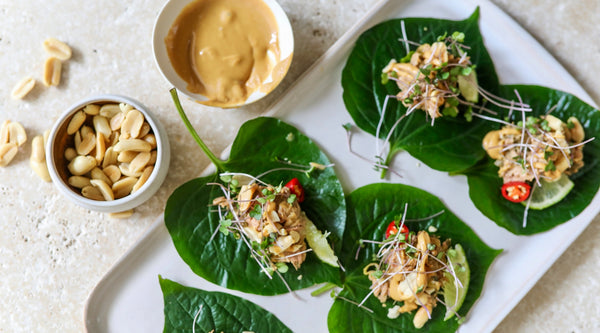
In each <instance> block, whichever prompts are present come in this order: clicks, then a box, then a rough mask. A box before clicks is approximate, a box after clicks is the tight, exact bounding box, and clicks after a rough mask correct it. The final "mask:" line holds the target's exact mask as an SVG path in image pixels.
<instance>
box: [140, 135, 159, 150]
mask: <svg viewBox="0 0 600 333" xmlns="http://www.w3.org/2000/svg"><path fill="white" fill-rule="evenodd" d="M142 140H144V141H146V142H148V143H149V144H150V146H151V147H152V149H154V148H156V144H157V143H156V136H154V134H146V136H144V137H142Z"/></svg>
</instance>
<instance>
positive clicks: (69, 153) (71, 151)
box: [65, 147, 77, 162]
mask: <svg viewBox="0 0 600 333" xmlns="http://www.w3.org/2000/svg"><path fill="white" fill-rule="evenodd" d="M75 157H77V151H76V150H75V148H71V147H69V148H67V149H65V159H66V160H67V161H69V162H71V161H72V160H73V159H74V158H75Z"/></svg>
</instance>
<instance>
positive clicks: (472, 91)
mask: <svg viewBox="0 0 600 333" xmlns="http://www.w3.org/2000/svg"><path fill="white" fill-rule="evenodd" d="M478 88H479V84H478V83H477V74H475V70H472V71H471V73H469V75H467V76H464V75H459V76H458V89H459V90H460V94H461V95H462V96H463V97H464V98H465V99H466V100H467V102H471V103H477V102H478V101H479V91H478Z"/></svg>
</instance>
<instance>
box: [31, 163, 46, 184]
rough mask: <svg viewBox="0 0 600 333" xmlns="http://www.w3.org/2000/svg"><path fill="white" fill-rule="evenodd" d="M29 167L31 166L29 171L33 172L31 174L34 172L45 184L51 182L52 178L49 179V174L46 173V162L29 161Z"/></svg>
mask: <svg viewBox="0 0 600 333" xmlns="http://www.w3.org/2000/svg"><path fill="white" fill-rule="evenodd" d="M29 166H31V169H32V170H33V172H35V174H36V175H38V176H39V177H40V178H41V179H42V180H43V181H45V182H51V181H52V178H50V173H49V172H48V166H47V165H46V162H45V161H44V162H37V161H34V160H33V159H30V160H29Z"/></svg>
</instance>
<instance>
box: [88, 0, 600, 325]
mask: <svg viewBox="0 0 600 333" xmlns="http://www.w3.org/2000/svg"><path fill="white" fill-rule="evenodd" d="M477 6H479V7H480V10H481V15H480V28H481V31H482V35H483V37H484V41H485V44H486V47H487V48H488V51H489V53H490V55H491V57H492V59H493V60H494V63H495V65H496V70H497V72H498V75H499V77H500V80H501V82H502V83H504V84H508V83H526V84H540V85H545V86H549V87H552V88H556V89H561V90H565V91H567V92H570V93H573V94H575V95H577V96H578V97H580V98H581V99H583V100H584V101H586V102H588V103H590V104H593V102H592V100H591V98H590V97H589V96H588V95H587V93H586V92H585V91H584V90H583V89H582V88H581V87H580V86H579V84H577V82H576V81H575V80H574V79H573V78H572V77H571V76H570V75H569V74H568V73H567V72H566V71H565V70H564V69H563V68H562V66H560V64H559V63H558V62H557V61H556V60H555V59H554V58H553V57H552V56H551V55H550V54H549V53H548V52H547V51H546V50H544V48H543V47H541V46H540V45H539V43H537V41H535V40H534V39H533V38H532V37H531V36H530V35H529V34H528V33H527V32H526V31H525V30H523V29H522V28H521V27H520V26H518V25H517V24H516V23H515V22H514V21H513V20H512V19H510V18H509V17H508V16H507V15H506V14H504V13H503V12H502V11H501V10H499V9H498V8H497V7H496V6H495V5H493V4H491V3H490V2H488V1H475V0H466V1H465V0H463V1H444V0H415V1H397V0H393V1H381V2H380V3H378V5H377V6H375V7H374V8H373V10H372V11H371V12H369V13H367V14H366V16H365V19H364V20H363V21H361V22H358V23H357V25H356V26H355V27H354V28H352V29H351V30H350V31H348V33H346V34H345V35H344V36H343V37H342V38H341V39H340V40H339V41H338V42H337V43H336V44H335V45H333V46H332V47H331V49H330V50H329V51H328V52H327V53H326V54H325V55H324V56H323V57H322V58H321V59H320V60H319V61H318V62H317V63H316V64H315V65H314V66H313V67H312V68H311V69H310V70H309V71H307V72H306V73H305V75H303V76H302V78H301V79H299V80H298V82H297V83H296V84H295V85H294V86H293V87H292V88H291V89H290V90H289V91H288V92H287V93H286V94H285V95H284V97H283V98H282V99H281V100H280V101H279V102H278V103H276V104H275V105H274V106H273V107H272V108H271V109H270V110H268V111H267V112H266V115H271V116H277V117H280V118H281V119H283V120H285V121H286V122H289V123H291V124H292V125H294V126H296V127H298V128H299V129H300V130H301V131H303V132H304V133H305V134H306V135H308V136H309V137H311V138H313V139H314V141H315V142H317V144H318V145H319V146H321V147H322V149H323V150H324V151H325V152H326V153H327V154H328V156H329V157H330V158H331V159H332V160H333V161H334V163H335V164H336V167H335V168H336V172H337V173H338V175H339V177H340V179H341V181H342V184H343V186H344V188H345V190H346V192H347V193H349V192H350V191H351V190H353V189H355V188H357V187H360V186H362V185H365V184H369V183H373V182H379V181H381V180H380V179H379V174H378V173H377V172H375V171H373V170H372V168H371V166H370V165H369V164H368V163H366V162H363V161H362V160H360V159H358V158H357V157H355V156H353V155H351V154H350V153H349V152H348V151H347V148H346V147H347V145H346V134H345V130H344V129H343V128H342V125H343V124H345V123H347V122H352V120H351V118H350V116H349V115H348V113H347V112H346V110H345V108H344V104H343V101H342V88H341V84H340V77H341V70H342V68H343V66H344V64H345V61H346V59H347V56H348V54H349V52H350V50H351V49H352V47H353V45H354V42H355V40H356V38H357V37H358V36H359V35H360V33H361V32H362V31H364V30H365V29H367V28H368V27H370V26H372V25H374V24H375V23H378V22H381V21H383V20H386V19H388V18H397V17H437V18H448V19H454V20H462V19H465V18H467V17H468V16H469V15H470V14H471V13H472V12H473V10H474V9H475V8H476V7H477ZM516 49H518V50H519V54H518V55H517V54H515V53H514V52H513V50H516ZM190 140H191V138H190ZM373 145H374V139H373V138H372V137H371V136H369V135H366V134H358V135H355V137H354V140H353V147H354V149H355V150H356V151H358V152H360V153H362V154H364V155H366V156H371V155H373V154H372V152H373ZM394 165H396V166H399V167H400V171H401V173H402V176H403V177H402V178H397V177H396V176H392V178H391V180H390V181H392V182H401V183H404V184H408V185H412V186H416V187H419V188H422V189H424V190H426V191H429V192H430V193H433V194H435V195H437V196H438V197H440V198H441V199H442V200H443V201H444V203H445V204H446V205H447V206H448V207H449V208H450V209H451V210H452V211H453V212H454V213H455V214H456V215H457V216H458V217H459V218H461V219H462V220H463V221H465V222H466V223H467V224H469V225H470V226H471V227H472V228H473V229H474V230H475V232H476V233H477V234H478V235H479V236H480V237H481V238H482V239H483V241H484V242H486V243H487V244H488V245H490V246H492V247H494V248H502V249H504V252H503V253H502V254H501V255H500V256H499V257H498V258H497V259H496V260H495V262H494V263H493V265H492V266H491V268H490V270H489V272H488V275H487V278H486V282H485V285H484V289H483V292H482V295H481V297H480V299H479V300H478V301H477V303H476V304H475V305H474V307H473V308H472V310H471V311H470V313H469V315H468V317H467V321H466V322H465V323H464V324H463V325H462V326H461V332H489V331H492V330H493V329H494V328H495V327H496V325H498V323H499V322H500V321H501V320H502V318H504V316H506V314H507V313H508V312H509V311H510V310H511V309H512V308H513V307H514V306H515V305H516V304H517V303H518V302H519V300H520V299H521V298H522V297H523V296H524V295H525V294H526V293H527V292H528V291H529V289H530V288H531V287H532V286H533V285H534V284H535V283H536V281H537V280H538V279H539V278H540V277H541V276H542V275H543V274H544V272H545V271H546V270H547V269H548V268H549V267H550V266H551V265H552V263H553V262H554V261H555V260H556V259H557V258H558V257H559V256H560V254H561V253H562V252H563V251H564V250H565V249H566V248H567V247H568V246H569V245H570V244H571V243H572V242H573V241H574V240H575V238H576V237H577V236H578V235H579V234H580V233H581V232H582V231H583V230H584V229H585V228H586V226H587V225H588V224H589V223H590V222H591V220H592V219H593V218H594V216H595V215H596V214H597V213H598V211H599V210H600V205H599V204H598V203H599V201H600V196H598V195H596V196H595V197H594V200H593V203H592V204H591V205H589V206H588V208H586V209H585V210H584V211H583V212H582V213H581V214H580V215H579V216H577V217H576V218H574V219H572V220H571V221H569V222H567V223H565V224H562V225H561V226H558V227H557V228H555V229H553V230H551V231H549V232H545V233H542V234H538V235H534V236H515V235H512V234H511V233H509V232H507V231H506V230H504V229H502V228H500V227H497V226H496V224H494V223H493V222H492V221H490V220H489V219H487V218H486V217H484V216H483V215H482V214H481V213H480V212H479V211H478V210H477V209H476V208H475V207H474V206H473V204H472V203H471V201H470V200H469V197H468V186H467V183H466V178H465V177H463V176H455V177H450V176H448V175H447V174H445V173H441V172H437V171H434V170H431V169H429V168H428V167H426V166H424V165H422V164H421V163H419V162H418V161H417V160H415V159H413V158H412V157H410V156H409V155H408V154H406V153H401V154H399V155H398V156H397V157H396V159H395V160H394ZM159 274H161V275H162V276H163V277H165V278H169V279H172V280H175V281H177V282H179V283H182V284H184V285H188V286H192V287H196V288H202V289H205V290H219V291H227V292H230V293H232V294H235V295H238V296H242V297H245V298H247V299H249V300H251V301H253V302H255V303H257V304H259V305H261V306H262V307H264V308H265V309H267V310H269V311H271V312H273V313H274V314H275V315H276V316H277V317H278V318H279V319H281V320H282V321H283V322H284V323H285V324H286V325H288V327H290V328H291V329H292V330H293V331H295V332H308V331H312V332H326V331H327V320H326V318H327V313H328V310H329V308H330V306H331V304H332V299H331V298H330V297H329V296H328V295H322V296H319V297H311V296H310V295H309V294H310V291H312V289H314V288H309V290H302V291H300V292H298V295H299V296H300V297H301V298H302V299H303V300H297V299H295V298H294V297H292V296H291V295H282V296H270V297H267V296H256V295H249V294H244V293H240V292H236V291H228V290H225V289H223V288H221V287H218V286H215V285H213V284H211V283H208V282H206V281H205V280H203V279H201V278H200V277H198V276H196V275H195V274H194V273H193V272H192V271H191V270H190V269H189V268H188V266H187V265H186V264H185V263H184V262H183V261H182V260H181V258H180V257H179V255H178V254H177V252H176V250H175V248H174V247H173V244H172V241H171V238H170V237H169V234H168V232H167V230H166V228H165V226H164V223H163V220H162V216H161V217H160V218H158V219H157V221H156V222H155V223H154V224H153V225H152V226H151V227H150V229H149V230H148V231H147V232H146V233H145V235H144V236H142V238H141V239H140V240H139V241H138V242H137V243H136V244H135V245H134V246H133V248H132V249H130V250H129V251H128V252H127V253H126V254H125V255H124V256H123V257H122V258H121V259H120V260H119V261H118V262H117V263H116V264H115V266H114V267H113V268H112V269H111V270H110V271H109V272H108V273H107V274H106V275H105V276H104V277H103V279H102V280H101V281H100V282H99V283H98V285H97V286H96V287H95V289H94V290H93V292H92V293H91V294H90V296H89V298H88V302H87V304H86V308H85V311H84V317H85V318H84V319H85V324H86V328H87V330H88V332H156V331H162V328H163V324H164V316H163V299H162V293H161V291H160V287H159V284H158V275H159ZM307 319H310V320H307Z"/></svg>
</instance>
